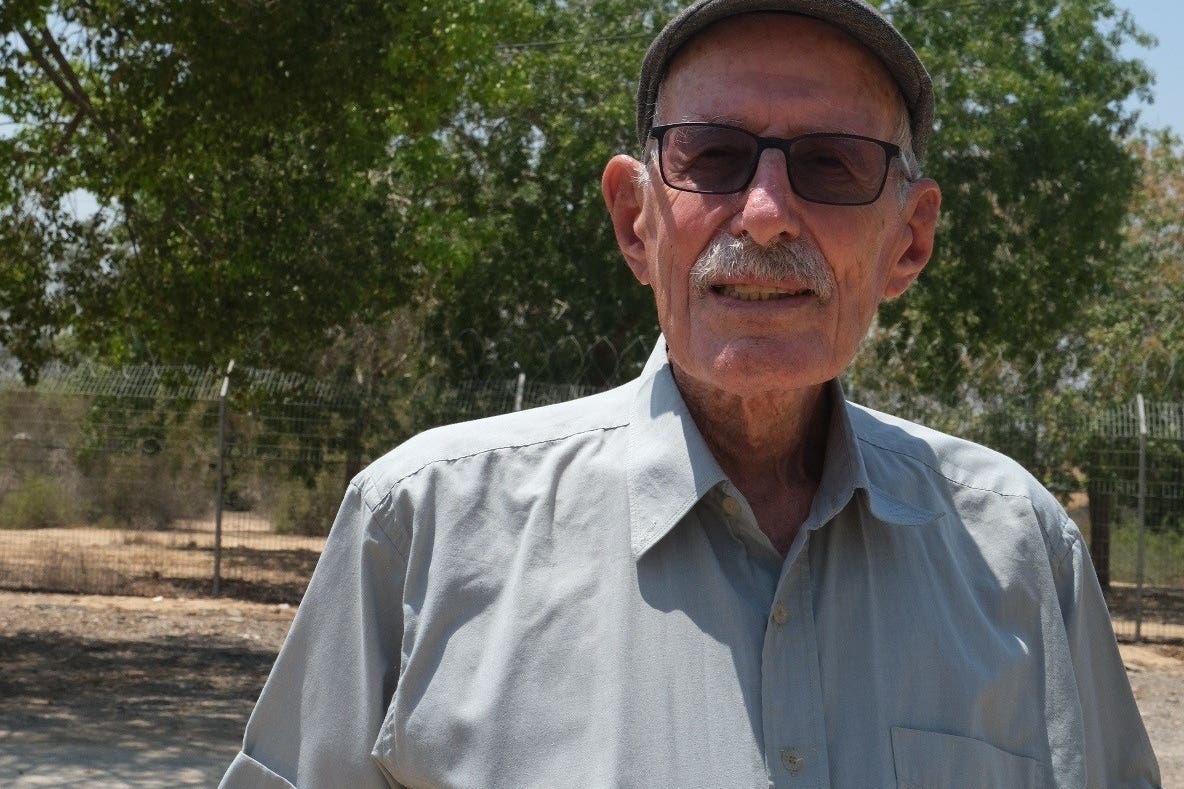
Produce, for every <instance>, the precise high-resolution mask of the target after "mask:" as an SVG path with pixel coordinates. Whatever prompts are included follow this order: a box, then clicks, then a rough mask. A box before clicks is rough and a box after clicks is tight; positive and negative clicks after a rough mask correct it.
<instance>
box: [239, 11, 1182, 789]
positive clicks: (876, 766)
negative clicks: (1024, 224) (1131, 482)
mask: <svg viewBox="0 0 1184 789" xmlns="http://www.w3.org/2000/svg"><path fill="white" fill-rule="evenodd" d="M932 113H933V97H932V89H931V87H930V82H929V78H928V75H927V74H926V72H925V70H924V68H923V67H922V65H921V63H920V62H919V61H918V59H917V57H916V55H915V54H914V53H913V51H912V49H911V48H910V47H909V46H908V44H907V43H905V41H904V40H903V39H902V38H901V37H900V35H899V34H898V33H897V31H896V30H895V29H894V28H892V26H891V25H890V24H889V23H888V22H886V21H885V20H884V19H883V18H882V17H880V16H879V15H878V13H877V12H875V11H873V10H872V9H871V8H870V6H868V5H867V4H866V3H865V2H863V0H780V1H777V0H767V1H766V2H760V1H759V0H734V1H732V2H729V0H703V1H702V2H699V3H698V4H696V5H695V6H694V7H692V8H690V9H688V10H687V11H685V12H684V13H682V14H681V15H679V16H678V18H676V19H675V20H674V21H673V22H671V23H670V24H669V25H668V26H667V27H666V28H665V29H664V30H663V31H662V32H661V33H660V34H659V36H658V38H657V39H656V40H655V42H654V43H653V45H652V46H651V48H650V50H649V53H648V54H647V55H646V59H645V62H644V65H643V68H642V76H641V85H640V90H639V101H638V118H639V127H638V131H639V133H640V135H641V142H642V147H643V157H642V160H641V161H638V160H635V159H632V158H629V157H626V156H618V157H616V158H614V159H613V160H612V161H611V162H609V164H608V167H607V168H606V170H605V173H604V179H603V188H604V195H605V200H606V202H607V204H608V208H609V213H610V215H611V217H612V223H613V227H614V229H615V232H616V236H617V239H618V241H619V244H620V247H621V251H622V252H623V253H624V256H625V258H626V260H627V261H628V264H629V266H630V267H631V269H632V270H633V273H634V274H635V275H636V276H637V278H638V280H640V281H641V282H642V283H644V284H646V285H648V286H650V287H651V288H652V289H653V292H654V298H655V302H656V304H657V309H658V318H659V322H660V324H661V327H662V331H663V339H662V340H661V341H660V342H659V343H658V346H657V348H656V349H655V351H654V354H653V356H652V358H651V359H650V362H649V364H648V365H647V367H646V368H645V370H644V372H643V373H642V374H641V376H640V377H639V378H638V379H637V380H636V381H634V382H632V383H630V384H628V385H626V386H624V387H621V388H619V389H616V390H614V391H611V392H607V393H605V394H602V395H598V396H596V397H592V398H588V399H585V400H581V401H576V402H573V403H568V404H564V405H560V406H555V407H550V408H545V409H539V410H536V411H529V412H524V413H520V414H514V415H509V416H505V417H499V418H495V419H489V420H484V421H481V422H475V423H469V424H465V425H456V426H452V427H448V428H443V429H440V430H434V431H431V432H429V433H425V434H423V435H421V436H419V437H417V438H415V439H413V440H412V441H409V442H408V443H407V444H405V445H404V446H402V447H400V448H398V449H397V450H395V451H394V452H392V453H391V454H389V455H387V456H386V457H384V458H382V459H381V460H379V461H378V462H376V463H375V464H374V465H373V466H372V467H371V468H369V469H368V470H366V471H365V472H363V473H362V474H361V475H360V476H359V477H358V478H357V479H356V480H355V481H354V483H353V484H352V485H351V487H350V489H349V491H348V493H347V495H346V498H345V502H344V504H343V505H342V509H341V512H340V514H339V515H338V518H337V521H336V523H335V524H334V527H333V532H332V534H331V535H330V538H329V541H328V544H327V545H326V547H325V553H324V556H323V558H322V560H321V563H320V565H319V566H318V568H317V571H316V573H315V574H314V576H313V579H312V582H311V584H310V586H309V589H308V593H307V595H306V597H305V601H304V603H303V604H302V605H301V607H300V612H299V614H298V615H297V617H296V620H295V622H294V624H293V628H292V632H291V634H290V635H289V637H288V640H287V643H285V645H284V647H283V650H282V651H281V653H280V656H279V658H278V660H277V662H276V666H275V669H274V670H273V672H272V675H271V677H270V678H269V680H268V682H267V686H266V687H265V688H264V691H263V695H262V697H261V698H260V700H259V704H258V706H257V708H256V710H255V713H254V715H253V716H252V718H251V721H250V724H249V725H248V727H247V732H246V737H245V742H244V746H243V751H242V753H240V754H239V755H238V757H237V758H236V760H235V762H234V763H233V765H232V766H231V768H230V771H229V772H228V773H227V776H226V778H225V780H224V785H225V786H234V787H240V786H244V787H245V786H268V787H281V786H289V785H297V786H326V787H327V786H332V787H369V786H385V785H405V786H415V787H426V786H440V787H443V786H449V787H501V786H515V787H517V786H538V787H560V786H581V787H584V786H595V787H601V786H645V787H756V786H760V787H766V786H770V785H773V786H778V787H798V786H802V787H805V786H810V787H826V786H834V787H852V788H858V789H867V787H891V786H899V787H969V786H974V787H1001V788H1003V787H1006V789H1016V787H1050V786H1056V787H1086V786H1088V787H1119V786H1154V785H1156V784H1158V782H1159V777H1158V769H1157V767H1156V764H1155V757H1154V756H1153V755H1152V752H1151V748H1150V746H1149V744H1148V740H1147V736H1146V734H1145V732H1144V730H1143V725H1142V722H1141V721H1140V719H1139V714H1138V711H1137V709H1136V707H1135V704H1134V701H1133V699H1132V696H1131V692H1130V688H1129V685H1128V684H1127V681H1126V677H1125V674H1124V672H1123V666H1122V663H1121V661H1120V660H1119V656H1118V652H1117V649H1116V647H1115V643H1114V637H1113V634H1112V632H1111V630H1110V624H1109V619H1108V617H1107V612H1106V608H1105V604H1104V602H1103V600H1102V597H1101V594H1100V591H1099V588H1098V584H1097V581H1096V579H1095V577H1094V575H1093V572H1092V570H1091V567H1090V563H1089V560H1088V557H1087V556H1086V552H1085V548H1084V546H1083V545H1082V540H1081V537H1080V535H1079V534H1078V532H1077V530H1076V528H1075V527H1074V526H1073V524H1072V523H1071V522H1070V521H1069V519H1068V518H1067V517H1066V516H1065V513H1064V512H1063V510H1062V509H1061V508H1060V507H1059V506H1058V505H1057V503H1056V502H1055V501H1054V500H1053V498H1052V497H1051V496H1050V495H1049V494H1048V493H1047V492H1046V491H1045V490H1044V489H1043V488H1041V487H1040V485H1039V484H1037V483H1036V481H1035V480H1033V479H1032V478H1031V477H1030V476H1028V475H1027V474H1026V473H1024V472H1023V471H1022V470H1021V469H1020V468H1018V467H1017V466H1015V465H1014V464H1013V463H1012V462H1010V461H1008V460H1007V459H1006V458H1003V457H1001V456H999V455H996V454H994V453H992V452H990V451H989V450H986V449H983V448H981V447H978V446H975V445H972V444H969V443H967V442H964V441H960V440H957V439H954V438H951V437H948V436H944V435H940V434H937V433H934V432H932V431H928V430H926V429H924V428H921V427H918V426H916V425H912V424H909V423H906V422H902V421H900V420H896V419H893V418H891V417H888V416H885V415H882V414H877V413H874V412H870V411H867V410H865V409H862V408H859V407H857V406H853V405H851V404H849V403H846V402H845V401H844V399H843V396H842V391H841V390H840V388H839V385H838V383H837V381H836V377H837V376H838V375H839V374H840V373H841V372H842V371H843V369H844V368H845V367H846V366H847V364H848V363H849V362H850V361H851V358H852V357H853V355H854V354H855V352H856V349H857V346H858V345H859V343H860V341H861V340H862V338H863V337H864V334H865V332H866V331H867V328H868V326H869V324H870V322H871V320H872V318H873V316H874V314H875V311H876V308H877V306H878V305H879V303H880V302H881V301H882V300H884V299H890V298H894V297H896V296H899V295H900V294H901V293H903V292H904V291H905V290H906V289H907V288H908V287H909V286H910V285H911V284H912V283H913V281H914V280H915V279H916V278H917V275H918V274H919V273H920V272H921V270H922V268H923V267H924V266H925V264H926V262H927V261H928V259H929V256H930V252H931V250H932V246H933V237H934V227H935V225H936V222H937V215H938V208H939V204H940V192H939V190H938V187H937V185H936V184H935V183H934V182H933V181H931V180H928V179H925V178H922V177H921V176H920V174H919V171H918V159H919V155H921V154H923V152H924V147H925V142H926V138H927V135H928V133H929V129H930V125H931V121H932V117H933V115H932Z"/></svg>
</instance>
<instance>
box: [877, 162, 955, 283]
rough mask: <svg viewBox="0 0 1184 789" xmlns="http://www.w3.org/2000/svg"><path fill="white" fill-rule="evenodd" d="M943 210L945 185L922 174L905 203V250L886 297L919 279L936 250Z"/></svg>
mask: <svg viewBox="0 0 1184 789" xmlns="http://www.w3.org/2000/svg"><path fill="white" fill-rule="evenodd" d="M940 212H941V188H940V187H939V186H938V185H937V182H936V181H934V180H933V179H932V178H922V179H921V180H919V181H917V182H916V183H915V184H913V185H912V189H911V190H910V193H909V199H908V202H907V203H906V205H905V209H904V217H905V222H906V227H905V229H904V234H905V241H904V242H903V243H902V246H903V247H904V248H903V251H902V252H900V253H899V256H898V257H897V258H896V260H894V261H893V264H892V269H891V270H890V271H889V272H888V280H887V282H885V283H884V298H886V299H895V298H896V297H897V296H899V295H901V294H902V293H904V292H905V291H906V290H908V289H909V286H910V285H912V284H913V283H914V282H916V281H917V277H919V276H920V275H921V271H922V270H924V268H925V264H926V263H928V262H929V258H930V256H931V255H932V254H933V239H934V234H935V233H936V232H937V217H938V214H939V213H940Z"/></svg>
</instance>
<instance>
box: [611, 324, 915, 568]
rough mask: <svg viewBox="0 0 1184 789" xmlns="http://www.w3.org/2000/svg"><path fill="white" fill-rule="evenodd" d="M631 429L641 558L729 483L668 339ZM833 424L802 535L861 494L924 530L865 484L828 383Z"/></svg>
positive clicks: (646, 374)
mask: <svg viewBox="0 0 1184 789" xmlns="http://www.w3.org/2000/svg"><path fill="white" fill-rule="evenodd" d="M638 383H639V386H638V389H637V393H636V395H635V397H634V401H633V406H632V413H631V414H630V418H629V427H628V453H629V454H628V457H627V458H626V474H627V478H628V486H629V491H628V495H629V518H630V539H631V546H632V551H633V556H634V558H640V557H641V556H642V555H643V554H644V553H645V552H646V551H648V550H649V549H650V548H652V547H653V546H654V545H655V544H657V543H658V541H660V540H661V539H662V538H663V537H665V536H666V534H668V533H669V532H670V530H671V529H673V528H674V526H675V525H676V524H677V523H678V522H679V521H680V520H682V518H683V516H685V515H686V514H687V512H689V511H690V510H691V508H692V507H694V506H695V505H696V504H697V503H698V502H699V500H700V499H702V498H703V497H704V496H705V495H707V493H708V492H709V491H710V490H712V488H714V487H715V486H717V485H719V484H720V483H721V482H726V481H727V476H726V475H725V474H724V472H723V469H721V468H720V466H719V463H718V462H717V461H716V459H715V456H714V455H712V454H711V450H710V449H709V448H708V447H707V442H706V441H705V440H704V439H703V436H702V434H701V433H700V432H699V428H698V426H697V425H696V424H695V420H694V419H692V418H691V414H690V411H689V410H688V409H687V406H686V403H685V401H684V400H683V399H682V394H681V393H680V392H679V390H678V386H677V384H676V383H675V382H674V375H673V373H672V371H671V369H670V362H669V360H668V359H667V356H666V340H665V338H663V337H659V338H658V342H657V344H656V346H655V347H654V351H653V353H652V354H651V355H650V358H649V360H648V361H647V362H646V365H645V368H644V369H643V370H642V373H641V376H640V377H639V379H638ZM827 386H828V387H829V388H830V395H831V398H832V400H831V402H832V403H833V404H834V407H833V408H832V410H831V423H830V429H829V431H828V435H827V446H826V458H825V461H824V464H823V472H822V480H821V482H820V483H819V486H818V492H817V493H816V494H815V497H814V504H813V505H812V507H811V509H810V516H809V517H808V518H807V521H806V523H805V524H803V525H804V527H805V528H804V529H803V531H807V530H812V529H815V528H818V527H820V526H822V525H824V524H825V523H827V522H828V521H829V520H831V519H832V518H833V517H834V516H835V515H837V514H838V513H839V512H840V511H841V510H842V509H843V507H845V506H846V505H847V503H848V502H850V500H851V499H852V497H853V496H855V494H856V492H861V496H862V497H863V501H864V504H865V506H866V507H867V509H868V510H869V512H870V513H871V515H872V516H873V517H875V518H876V519H877V520H879V521H882V522H884V523H888V524H898V525H921V524H924V523H928V522H930V521H932V520H933V519H934V517H935V514H934V513H931V512H928V511H926V510H922V509H919V508H917V507H914V506H913V505H911V504H908V503H907V502H904V501H901V500H900V499H898V498H896V497H894V496H892V495H889V494H887V493H886V492H884V490H883V489H882V488H881V487H880V486H877V485H874V484H873V483H872V482H871V480H869V478H868V472H867V467H866V465H865V464H864V460H863V454H862V453H861V451H860V442H859V437H858V435H857V434H856V431H855V427H854V425H853V423H852V421H851V417H850V414H849V413H848V409H849V405H848V403H847V401H846V399H845V398H844V396H843V388H842V385H841V384H840V383H839V382H838V381H837V380H834V381H831V382H830V383H829V384H828V385H827Z"/></svg>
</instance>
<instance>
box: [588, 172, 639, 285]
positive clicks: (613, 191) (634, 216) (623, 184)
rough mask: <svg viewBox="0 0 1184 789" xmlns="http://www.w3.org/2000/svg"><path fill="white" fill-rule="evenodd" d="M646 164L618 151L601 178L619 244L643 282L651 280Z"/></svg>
mask: <svg viewBox="0 0 1184 789" xmlns="http://www.w3.org/2000/svg"><path fill="white" fill-rule="evenodd" d="M644 167H645V165H644V164H642V163H641V162H639V161H637V160H636V159H634V158H633V157H632V156H625V155H624V154H618V155H616V156H614V157H613V158H612V159H610V160H609V162H608V164H607V165H606V166H605V168H604V175H603V176H602V177H601V179H600V190H601V192H602V193H603V194H604V204H605V206H607V208H608V214H609V217H610V218H611V219H612V222H613V232H614V233H615V234H616V237H617V246H618V247H620V248H621V254H622V255H624V256H625V262H626V263H628V264H629V268H630V269H631V270H632V271H633V276H635V277H637V281H638V282H640V283H641V284H643V285H648V284H650V274H649V261H648V259H647V258H646V254H645V239H644V237H643V222H642V203H643V200H644V197H643V194H642V192H643V189H644V186H643V185H642V183H641V182H640V180H641V176H642V175H643V169H644Z"/></svg>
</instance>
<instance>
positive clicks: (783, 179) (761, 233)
mask: <svg viewBox="0 0 1184 789" xmlns="http://www.w3.org/2000/svg"><path fill="white" fill-rule="evenodd" d="M742 196H743V199H744V203H743V205H742V206H741V208H740V211H739V213H737V215H736V217H735V219H734V221H733V228H732V232H733V234H734V235H737V236H738V235H740V234H741V233H748V235H749V236H751V237H752V240H753V241H755V242H757V243H758V244H760V245H761V246H767V245H768V244H769V243H770V242H772V241H774V240H776V239H777V237H778V236H781V235H785V236H787V237H788V238H789V239H794V238H797V237H798V236H799V235H801V231H802V228H801V216H800V210H801V199H800V198H799V197H798V196H797V195H796V194H794V192H793V188H792V187H791V186H790V184H789V170H788V169H787V167H786V162H785V154H784V153H783V152H782V151H778V150H775V149H767V150H765V151H762V152H761V158H760V160H759V161H758V162H757V168H756V173H754V174H753V176H752V181H751V182H749V184H748V188H747V189H746V190H745V191H744V192H743V195H742Z"/></svg>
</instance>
